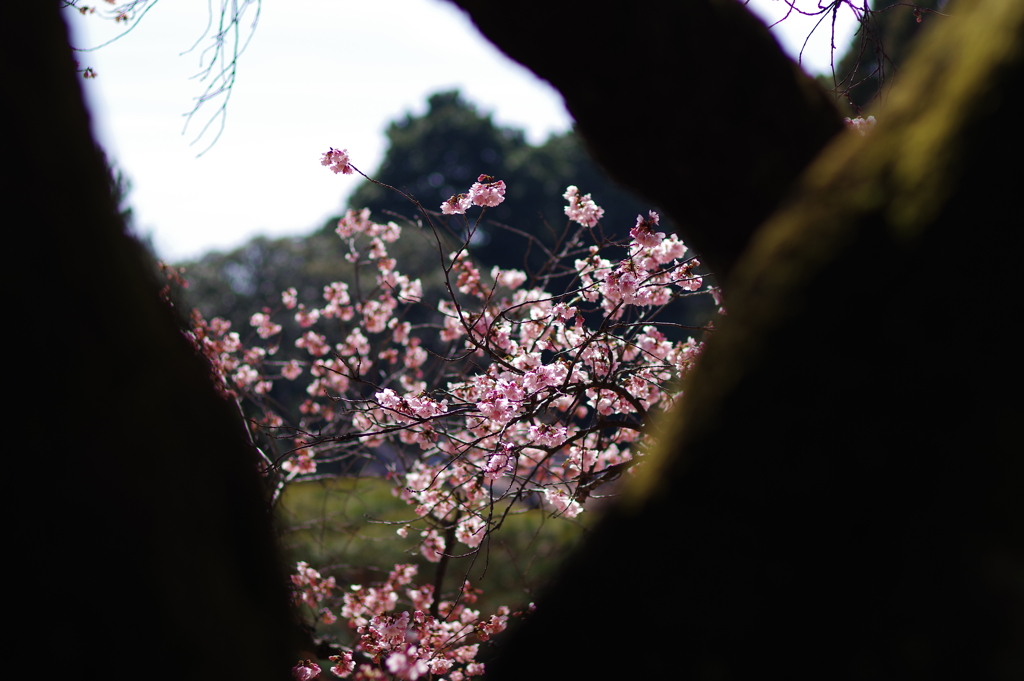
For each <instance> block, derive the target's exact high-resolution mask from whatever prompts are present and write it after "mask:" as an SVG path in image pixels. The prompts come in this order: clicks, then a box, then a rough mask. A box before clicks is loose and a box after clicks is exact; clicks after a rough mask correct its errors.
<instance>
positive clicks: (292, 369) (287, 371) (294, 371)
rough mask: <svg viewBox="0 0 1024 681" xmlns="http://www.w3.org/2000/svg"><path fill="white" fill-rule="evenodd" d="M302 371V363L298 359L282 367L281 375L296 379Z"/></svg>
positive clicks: (292, 379)
mask: <svg viewBox="0 0 1024 681" xmlns="http://www.w3.org/2000/svg"><path fill="white" fill-rule="evenodd" d="M301 373H302V365H301V364H299V363H298V362H297V361H296V360H294V359H293V360H291V361H290V362H288V363H287V364H285V365H284V366H283V367H281V375H282V376H284V377H285V378H287V379H288V380H289V381H294V380H295V379H296V378H298V377H299V375H300V374H301Z"/></svg>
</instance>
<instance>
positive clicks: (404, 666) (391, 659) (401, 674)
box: [384, 644, 430, 681]
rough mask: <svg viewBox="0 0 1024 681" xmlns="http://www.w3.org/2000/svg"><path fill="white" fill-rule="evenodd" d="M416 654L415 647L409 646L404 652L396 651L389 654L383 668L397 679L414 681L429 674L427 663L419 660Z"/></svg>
mask: <svg viewBox="0 0 1024 681" xmlns="http://www.w3.org/2000/svg"><path fill="white" fill-rule="evenodd" d="M416 653H417V650H416V646H414V645H411V644H410V645H408V646H407V647H406V648H405V649H404V650H397V651H395V652H393V653H391V655H389V656H388V659H387V660H386V661H385V663H384V666H385V667H387V669H388V671H389V672H391V673H392V674H394V675H395V676H396V677H398V678H399V679H408V681H416V679H418V678H420V677H421V676H425V675H426V674H428V673H430V667H429V666H428V665H427V662H426V661H425V660H421V659H419V658H418V657H417V656H416Z"/></svg>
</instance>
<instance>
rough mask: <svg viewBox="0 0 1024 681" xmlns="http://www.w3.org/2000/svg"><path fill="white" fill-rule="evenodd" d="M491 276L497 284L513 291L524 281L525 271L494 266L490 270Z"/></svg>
mask: <svg viewBox="0 0 1024 681" xmlns="http://www.w3.org/2000/svg"><path fill="white" fill-rule="evenodd" d="M491 278H492V279H494V281H495V282H496V283H497V284H498V285H499V286H504V287H506V288H510V289H512V290H513V291H514V290H515V289H517V288H519V287H520V286H522V285H523V284H524V283H525V282H526V272H521V271H520V270H502V269H499V268H498V267H497V266H495V267H494V268H493V269H492V270H491Z"/></svg>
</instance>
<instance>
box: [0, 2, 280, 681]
mask: <svg viewBox="0 0 1024 681" xmlns="http://www.w3.org/2000/svg"><path fill="white" fill-rule="evenodd" d="M57 5H58V3H56V2H46V3H42V4H40V5H39V6H36V7H33V10H32V11H33V16H32V18H31V19H26V20H23V21H18V22H15V21H14V20H11V21H5V22H4V24H3V34H2V49H3V55H4V63H5V64H7V69H6V75H5V83H4V91H5V92H4V100H5V102H4V110H5V114H6V116H7V117H8V121H9V125H8V126H7V136H6V137H7V145H6V150H5V151H6V153H5V155H4V160H3V163H4V166H5V167H6V168H7V172H6V173H5V175H6V176H7V180H6V182H7V184H6V187H5V189H6V191H7V192H9V194H7V196H8V201H7V209H8V214H9V218H10V217H13V218H14V219H13V220H11V221H10V222H8V230H9V235H8V238H9V245H8V249H9V250H8V251H7V253H8V254H9V255H11V254H13V253H15V252H17V253H18V258H17V261H16V262H15V261H14V258H10V257H9V258H8V264H9V266H10V265H13V267H9V268H8V277H10V279H11V280H12V283H11V285H10V286H9V287H8V289H7V290H8V291H9V292H17V294H16V295H17V296H18V298H21V297H22V296H23V297H24V298H25V299H27V301H28V304H27V305H24V303H22V302H19V303H18V304H17V306H16V307H15V310H11V309H9V312H8V318H9V322H10V323H12V327H13V328H9V329H8V337H9V338H12V337H13V338H14V339H17V344H16V345H14V344H9V345H8V352H9V353H10V355H9V359H13V360H15V362H14V365H15V371H16V376H17V380H15V381H12V383H13V385H11V386H9V387H11V388H12V390H11V392H12V393H13V396H14V397H15V398H16V399H17V400H18V401H19V404H18V405H17V406H16V408H15V411H14V414H15V419H16V420H14V421H13V422H12V423H11V425H16V427H17V428H18V431H19V436H20V441H18V443H17V445H16V448H15V450H14V452H15V455H14V456H13V457H9V458H8V460H9V464H11V465H10V466H9V468H8V469H7V471H6V473H5V478H6V482H7V487H8V488H9V489H11V490H13V492H14V495H13V496H14V499H16V500H17V501H16V502H15V504H14V506H15V507H16V508H18V510H19V512H20V514H21V517H22V518H26V519H28V522H27V523H26V522H25V521H24V520H22V521H19V522H17V523H16V535H15V536H16V537H18V541H16V542H12V543H13V544H14V546H11V547H10V548H9V551H10V552H11V553H12V554H13V555H12V556H11V557H10V558H9V560H8V563H9V565H10V567H14V563H15V560H16V561H17V564H18V568H17V570H16V572H15V574H16V575H17V577H18V579H19V581H18V582H17V583H16V586H15V587H14V591H15V592H18V591H21V592H22V593H23V594H24V595H23V596H22V595H21V594H16V596H15V598H19V597H21V598H24V599H25V602H24V603H23V604H21V606H20V607H19V608H18V613H17V615H16V616H17V617H21V616H22V615H23V613H24V614H27V615H28V616H29V618H30V621H31V622H32V624H31V625H30V626H29V627H28V628H29V630H30V631H31V635H30V636H26V637H24V638H21V639H19V641H22V642H24V644H26V647H29V648H30V647H31V646H32V644H33V643H37V642H39V641H45V645H44V647H43V649H42V650H39V651H34V653H33V651H31V650H24V649H22V648H21V647H20V645H19V656H20V657H21V658H22V660H23V662H22V669H23V671H22V672H21V673H29V674H32V675H39V674H41V673H43V672H44V670H46V669H53V670H60V669H61V666H62V665H64V666H66V667H68V668H70V669H69V670H68V671H72V672H74V673H76V674H79V673H82V672H85V673H87V675H93V676H96V677H97V678H110V677H125V678H140V677H141V678H149V679H175V680H176V681H178V680H180V679H219V680H221V681H223V679H225V678H230V679H246V680H247V681H253V680H255V679H285V678H288V670H289V667H290V666H291V665H292V664H295V658H294V652H293V643H294V641H293V639H294V636H293V631H294V630H293V620H292V615H291V609H290V606H289V603H288V594H287V591H286V588H285V579H286V578H285V576H284V573H283V570H282V569H281V567H282V566H281V565H279V563H278V560H277V552H276V548H275V545H274V541H273V536H272V534H271V529H270V522H269V520H270V518H269V510H268V506H267V504H266V503H264V498H263V491H262V487H261V483H260V481H259V479H258V474H257V472H256V458H255V456H254V452H253V451H251V450H250V449H249V448H248V447H247V445H246V434H245V430H244V425H243V424H242V422H241V419H240V418H239V416H238V414H237V412H236V411H235V409H234V406H233V405H231V404H229V403H228V402H226V401H224V400H223V399H221V398H220V397H218V396H217V394H216V393H215V392H214V390H213V387H212V383H211V381H210V380H209V372H208V369H207V367H206V366H204V364H203V362H202V361H200V359H199V358H198V356H196V355H195V354H194V353H193V352H192V350H191V348H190V346H189V345H188V343H187V342H186V341H185V339H184V337H183V336H182V335H181V333H180V332H179V329H178V325H177V321H176V319H175V317H174V315H173V314H172V313H171V311H170V309H169V308H168V307H167V306H165V305H164V304H163V303H162V302H161V300H160V298H159V295H158V292H159V285H158V283H157V281H156V279H155V277H154V274H153V273H154V269H153V266H152V263H151V262H149V261H148V259H147V257H146V254H145V252H144V251H143V249H142V248H141V247H140V245H139V244H138V243H137V242H136V241H135V240H134V239H132V238H130V237H129V236H128V235H126V234H125V230H124V225H123V224H122V221H121V219H120V217H119V216H118V213H117V208H116V206H115V204H114V202H113V200H112V199H111V195H110V185H109V180H108V174H107V169H106V167H105V164H104V159H103V157H102V155H101V154H100V152H99V151H98V149H97V148H96V146H95V143H94V142H93V139H92V136H91V132H90V128H89V116H88V113H87V111H86V109H85V106H84V104H83V101H82V93H81V90H80V82H81V81H80V76H77V75H76V74H75V67H74V63H73V61H72V56H71V51H70V49H69V46H68V38H67V33H66V29H65V26H64V23H63V21H62V19H61V16H60V13H59V11H58V7H57ZM15 242H16V243H17V251H14V250H13V248H12V244H14V243H15ZM19 265H20V266H19ZM25 308H28V314H25ZM12 346H13V347H12ZM19 358H20V360H19ZM19 365H20V366H19ZM26 390H27V394H26ZM22 533H23V534H22ZM19 535H22V536H19ZM22 580H24V581H22ZM10 584H11V583H10V582H9V587H10ZM22 584H23V585H22ZM12 614H13V611H12Z"/></svg>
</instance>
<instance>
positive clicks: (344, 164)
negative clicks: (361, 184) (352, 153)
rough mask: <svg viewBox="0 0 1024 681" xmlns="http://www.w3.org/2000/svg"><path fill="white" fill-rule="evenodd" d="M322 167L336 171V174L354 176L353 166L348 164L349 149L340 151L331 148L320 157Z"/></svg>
mask: <svg viewBox="0 0 1024 681" xmlns="http://www.w3.org/2000/svg"><path fill="white" fill-rule="evenodd" d="M320 165H322V166H327V167H328V168H330V169H331V170H332V171H334V173H335V174H337V173H343V174H345V175H351V174H352V166H351V165H349V162H348V149H341V150H338V149H335V148H334V147H331V148H330V149H328V150H327V151H325V152H324V153H323V155H322V156H321V157H320Z"/></svg>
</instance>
